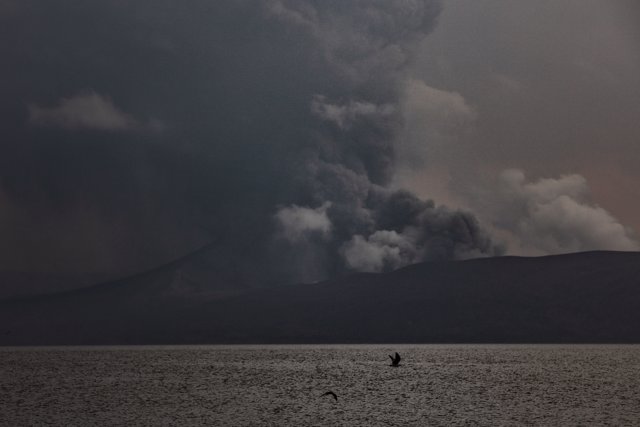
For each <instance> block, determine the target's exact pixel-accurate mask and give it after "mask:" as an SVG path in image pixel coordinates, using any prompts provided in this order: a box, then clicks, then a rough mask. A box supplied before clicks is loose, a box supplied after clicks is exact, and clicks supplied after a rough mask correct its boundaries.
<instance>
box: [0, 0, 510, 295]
mask: <svg viewBox="0 0 640 427" xmlns="http://www.w3.org/2000/svg"><path fill="white" fill-rule="evenodd" d="M13 3H14V4H15V7H14V8H13V9H12V10H13V12H12V13H13V14H14V15H13V17H12V20H9V19H8V18H5V19H2V23H3V24H6V32H7V33H9V34H10V35H11V36H12V37H9V38H7V37H5V38H4V40H3V41H2V42H0V43H2V44H1V45H0V46H1V47H0V49H2V52H3V56H4V57H5V58H7V60H9V61H12V63H14V64H16V69H20V70H21V73H14V72H12V71H9V70H6V69H5V70H4V71H2V72H1V73H2V74H3V77H5V78H3V79H2V80H1V81H2V82H3V83H0V85H1V86H2V88H3V90H4V89H6V90H5V91H4V93H7V94H8V96H6V97H3V99H2V100H0V107H1V109H2V110H1V111H2V112H3V114H4V115H5V118H7V117H13V118H15V119H16V120H15V121H14V122H12V123H15V124H13V125H8V124H7V123H9V120H5V121H4V123H5V124H4V125H3V129H2V131H3V133H4V135H5V136H6V138H5V141H6V142H5V143H4V144H3V145H2V153H0V154H1V155H2V156H1V157H2V158H3V160H4V162H6V163H7V164H9V163H12V167H8V168H2V169H0V170H1V171H2V172H0V174H1V175H2V176H0V178H1V185H2V190H3V192H2V194H4V195H5V197H6V199H7V200H9V201H10V203H9V204H8V205H10V206H13V207H12V208H11V209H12V211H11V212H13V211H15V210H16V209H18V208H16V206H18V207H19V210H21V211H24V210H27V211H29V212H32V213H33V212H39V213H40V214H42V215H48V213H49V212H52V213H53V214H52V215H51V216H49V218H52V219H50V221H51V222H54V223H55V218H57V217H58V216H61V217H62V216H64V215H66V214H67V213H69V212H77V211H82V212H83V218H84V221H83V223H82V224H79V225H78V228H77V229H76V230H73V231H72V232H66V233H64V234H62V233H57V232H56V231H55V227H52V231H51V232H50V236H49V240H48V242H47V246H46V248H41V251H40V252H41V253H46V252H47V251H52V252H55V251H56V250H57V248H58V247H59V246H62V245H63V243H62V242H64V245H66V248H67V249H66V250H67V251H68V252H69V253H70V255H69V259H72V258H73V256H74V254H76V253H84V252H86V250H87V249H86V246H87V245H90V243H89V242H90V241H91V236H94V235H96V236H97V235H100V236H101V235H104V234H108V235H109V236H110V240H109V241H108V242H104V240H103V241H102V243H101V244H102V246H103V247H101V251H103V252H104V251H106V252H109V253H110V257H108V258H109V260H110V261H109V263H108V265H103V264H102V263H101V261H99V260H97V259H94V260H84V263H83V265H81V266H78V265H75V264H73V263H72V262H68V263H67V264H65V263H64V262H61V263H58V264H57V265H58V266H60V265H63V266H66V267H64V268H67V269H73V268H83V269H87V270H91V269H99V268H103V269H104V268H110V269H118V268H120V269H121V268H123V265H125V264H126V265H127V266H129V267H131V268H133V267H135V266H136V265H140V264H143V263H145V262H146V263H151V262H152V260H153V259H156V260H157V259H161V258H163V257H164V258H170V255H168V254H171V253H172V252H175V251H179V250H183V251H184V248H186V247H189V246H198V244H197V243H196V242H204V241H209V240H212V241H213V242H214V243H213V246H214V249H213V250H212V251H211V252H210V256H209V259H208V260H207V262H208V265H209V268H210V269H212V270H214V271H218V272H219V277H220V278H221V279H220V280H223V281H226V282H229V283H235V284H241V285H255V284H269V283H283V282H284V283H287V282H298V281H315V280H321V279H325V278H328V277H331V276H333V275H335V274H339V273H342V272H345V271H349V270H364V271H384V270H388V269H392V268H397V267H400V266H403V265H406V264H409V263H413V262H418V261H423V260H430V259H460V258H468V257H474V256H490V255H495V254H499V253H501V251H502V249H501V247H500V246H499V245H496V244H494V243H493V242H492V241H491V239H490V237H489V235H488V234H487V233H486V232H485V231H484V230H483V229H482V227H481V226H480V224H479V223H478V221H477V220H476V219H475V217H474V216H473V215H472V214H470V213H468V212H463V211H458V210H452V209H448V208H446V207H443V206H438V205H436V204H435V203H434V202H433V201H427V200H421V199H419V198H418V197H417V196H415V195H413V194H411V193H409V192H406V191H402V190H397V189H392V186H391V182H392V178H393V176H394V173H395V172H396V163H397V155H398V148H397V145H398V141H399V139H401V134H402V132H403V129H405V127H404V123H405V120H406V119H407V117H406V115H407V112H406V109H407V107H406V102H404V100H403V99H404V97H405V96H406V91H407V88H411V87H422V86H420V84H419V83H417V81H416V80H415V77H414V76H411V75H410V73H409V72H408V64H409V63H410V61H411V59H412V57H413V55H414V54H415V50H416V46H417V44H418V43H419V42H420V41H421V40H422V39H424V38H425V37H427V36H428V34H429V33H430V32H431V31H432V29H433V28H434V26H435V25H436V22H437V17H438V14H439V13H440V10H441V4H440V2H438V1H433V0H393V1H388V0H384V1H382V0H378V1H359V0H357V1H349V2H345V1H338V0H323V1H320V0H305V1H293V0H292V1H288V0H262V1H259V2H249V1H242V0H240V1H234V2H218V1H195V2H190V3H189V4H188V6H187V4H184V5H183V4H177V3H175V2H170V1H153V2H152V1H140V2H105V3H92V4H91V5H89V4H87V3H84V2H71V3H67V4H65V5H64V6H59V5H58V6H53V5H51V4H50V3H49V2H45V1H41V2H37V1H36V2H29V3H28V4H26V3H22V2H18V1H16V2H13ZM27 24H29V25H32V26H33V25H36V24H37V25H38V26H39V28H40V30H39V31H40V32H42V33H51V34H52V36H51V37H50V38H48V39H47V40H46V41H45V40H42V39H39V38H37V37H33V36H32V35H29V34H27V30H26V29H25V28H28V27H29V25H27ZM59 28H66V31H57V29H59ZM8 40H13V41H12V42H10V41H8ZM25 52H29V54H28V55H27V54H25ZM7 82H10V83H7ZM34 82H35V83H34ZM9 85H11V87H10V88H9ZM422 90H423V92H424V91H425V89H424V88H423V89H422ZM427 92H428V93H427ZM427 92H425V93H427V94H430V95H434V96H435V95H437V96H438V97H440V98H442V97H444V95H443V94H441V93H440V92H435V91H433V90H431V91H427ZM78 94H89V95H86V96H84V97H80V98H78V96H79V95H78ZM451 99H452V100H451V101H449V98H446V99H445V101H446V102H445V101H442V102H445V103H446V105H448V106H449V105H451V107H450V108H452V109H455V110H456V111H458V110H460V111H462V113H464V114H467V113H468V112H467V109H466V108H467V107H466V106H465V105H464V104H463V103H462V101H459V99H458V98H456V97H455V96H454V97H453V98H451ZM83 105H85V106H86V105H90V106H91V108H89V110H87V109H86V108H81V110H82V111H78V109H77V108H76V107H78V106H80V107H82V106H83ZM43 106H51V107H43ZM27 109H28V111H27ZM91 112H94V113H95V114H93V115H92V114H90V113H91ZM462 113H461V114H462ZM411 120H416V119H415V118H411ZM146 123H149V124H146ZM154 123H156V124H158V123H161V131H154V132H148V131H147V130H148V129H150V128H153V129H156V127H157V126H155V125H153V124H154ZM154 126H155V127H154ZM153 129H152V130H153ZM113 130H118V131H119V132H113ZM130 130H136V132H130ZM141 130H142V131H141ZM425 143H426V144H428V143H429V141H425ZM25 147H28V149H27V148H25ZM25 166H27V167H26V168H25ZM28 171H35V173H28ZM11 212H9V211H6V212H3V218H5V223H4V227H10V226H11V224H12V221H13V222H15V221H17V220H16V219H15V218H13V219H12V217H11ZM26 228H28V227H26ZM205 230H206V231H205ZM33 240H34V239H25V240H24V242H27V243H24V244H33V243H28V242H33ZM140 242H145V243H144V244H142V243H140ZM13 243H14V244H15V245H17V246H19V245H20V243H18V242H17V241H14V242H13ZM105 245H106V246H107V247H104V246H105ZM150 247H153V248H155V249H154V251H153V254H152V255H150V252H149V248H150ZM28 249H29V248H24V251H28ZM1 251H2V252H3V253H4V254H8V253H9V248H8V247H6V246H4V247H2V248H1ZM7 256H8V258H7V259H11V257H10V256H9V255H7ZM43 257H44V258H46V256H45V255H43ZM14 261H15V262H16V263H17V264H20V263H22V264H24V265H23V266H22V267H23V268H33V269H41V268H42V266H43V265H45V264H47V263H46V262H45V261H46V260H44V259H31V260H28V261H27V260H24V259H15V258H14ZM132 266H133V267H132Z"/></svg>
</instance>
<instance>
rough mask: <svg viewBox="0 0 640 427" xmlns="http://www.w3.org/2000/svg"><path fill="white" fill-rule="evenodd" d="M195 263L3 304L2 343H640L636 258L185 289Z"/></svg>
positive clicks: (414, 269) (191, 284) (566, 258)
mask: <svg viewBox="0 0 640 427" xmlns="http://www.w3.org/2000/svg"><path fill="white" fill-rule="evenodd" d="M193 262H194V260H193V257H185V258H183V259H181V260H178V261H174V262H172V263H170V264H167V265H165V266H163V267H161V268H157V269H154V270H151V271H149V272H146V273H140V274H137V275H135V276H131V277H129V278H125V279H121V280H117V281H113V282H108V283H103V284H100V285H96V286H93V287H89V288H84V289H79V290H74V291H68V292H62V293H56V294H50V295H40V296H37V297H27V298H22V299H9V300H4V301H1V302H0V344H2V345H54V344H59V345H62V344H197V343H198V344H214V343H458V342H459V343H578V342H580V343H583V342H584V343H587V342H588V343H600V342H602V343H611V342H634V343H638V342H640V310H639V309H638V308H639V307H640V253H637V252H583V253H575V254H567V255H556V256H546V257H536V258H523V257H497V258H482V259H473V260H467V261H452V262H428V263H421V264H415V265H411V266H408V267H405V268H402V269H400V270H396V271H393V272H390V273H381V274H373V273H358V274H351V275H347V276H344V277H340V278H337V279H333V280H329V281H326V282H322V283H314V284H300V285H292V286H279V287H269V288H261V289H242V288H238V287H233V286H229V287H225V286H223V285H224V283H218V284H215V283H214V284H212V283H198V282H196V281H193V280H190V279H189V274H191V273H190V272H192V271H193V266H192V265H191V264H192V263H193ZM211 280H213V279H211ZM220 281H221V282H224V279H221V280H220Z"/></svg>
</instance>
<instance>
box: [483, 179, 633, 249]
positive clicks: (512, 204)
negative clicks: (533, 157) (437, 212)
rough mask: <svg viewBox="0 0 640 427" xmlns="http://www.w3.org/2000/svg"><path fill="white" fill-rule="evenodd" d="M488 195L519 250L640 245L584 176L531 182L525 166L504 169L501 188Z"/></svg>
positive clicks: (490, 208)
mask: <svg viewBox="0 0 640 427" xmlns="http://www.w3.org/2000/svg"><path fill="white" fill-rule="evenodd" d="M485 196H488V199H487V200H485V204H484V212H485V215H486V216H487V217H488V218H491V219H492V222H493V224H494V226H495V227H496V228H497V229H499V230H501V231H505V232H506V233H507V234H508V236H509V238H510V240H511V241H512V245H513V251H514V252H520V253H525V254H537V255H539V254H549V253H564V252H576V251H587V250H620V251H636V250H638V249H640V245H639V244H638V242H637V241H636V240H635V238H634V236H633V233H632V232H631V230H629V229H627V228H626V227H624V226H623V225H622V224H620V223H619V222H618V221H617V220H616V219H615V218H614V217H613V216H612V215H611V214H610V213H609V212H607V211H606V210H604V209H603V208H601V207H599V206H597V205H594V204H593V203H592V202H590V200H589V187H588V185H587V181H586V179H585V178H584V177H582V176H581V175H577V174H573V175H565V176H561V177H560V178H557V179H554V178H545V179H540V180H538V181H535V182H528V181H527V179H526V177H525V174H524V172H523V171H521V170H518V169H510V170H506V171H504V172H503V173H502V175H501V177H500V185H499V186H498V187H497V191H495V190H494V191H491V193H487V194H485Z"/></svg>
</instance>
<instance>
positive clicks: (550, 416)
mask: <svg viewBox="0 0 640 427" xmlns="http://www.w3.org/2000/svg"><path fill="white" fill-rule="evenodd" d="M395 351H398V352H399V353H400V354H401V355H402V358H403V360H402V362H401V366H399V367H397V368H394V367H390V366H389V362H390V359H389V358H388V356H387V355H388V354H392V353H393V352H395ZM329 390H331V391H333V392H335V393H336V394H337V396H338V400H337V401H336V400H334V399H333V397H331V396H322V394H323V393H324V392H326V391H329ZM95 424H97V425H148V426H159V425H180V426H184V425H210V426H261V425H265V426H340V425H345V426H438V425H442V426H445V425H446V426H449V425H487V426H495V425H505V426H513V425H545V426H549V425H559V426H560V425H562V426H566V425H640V346H631V345H630V346H604V345H603V346H587V345H585V346H582V345H571V346H552V345H335V346H312V345H308V346H176V347H49V348H0V425H3V426H5V425H6V426H27V425H28V426H31V425H64V426H86V425H95Z"/></svg>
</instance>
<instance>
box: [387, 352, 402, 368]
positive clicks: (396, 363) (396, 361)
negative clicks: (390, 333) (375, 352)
mask: <svg viewBox="0 0 640 427" xmlns="http://www.w3.org/2000/svg"><path fill="white" fill-rule="evenodd" d="M389 358H390V359H391V365H389V366H400V360H402V358H401V357H400V355H399V354H398V352H397V351H396V357H393V356H392V355H389Z"/></svg>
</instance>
